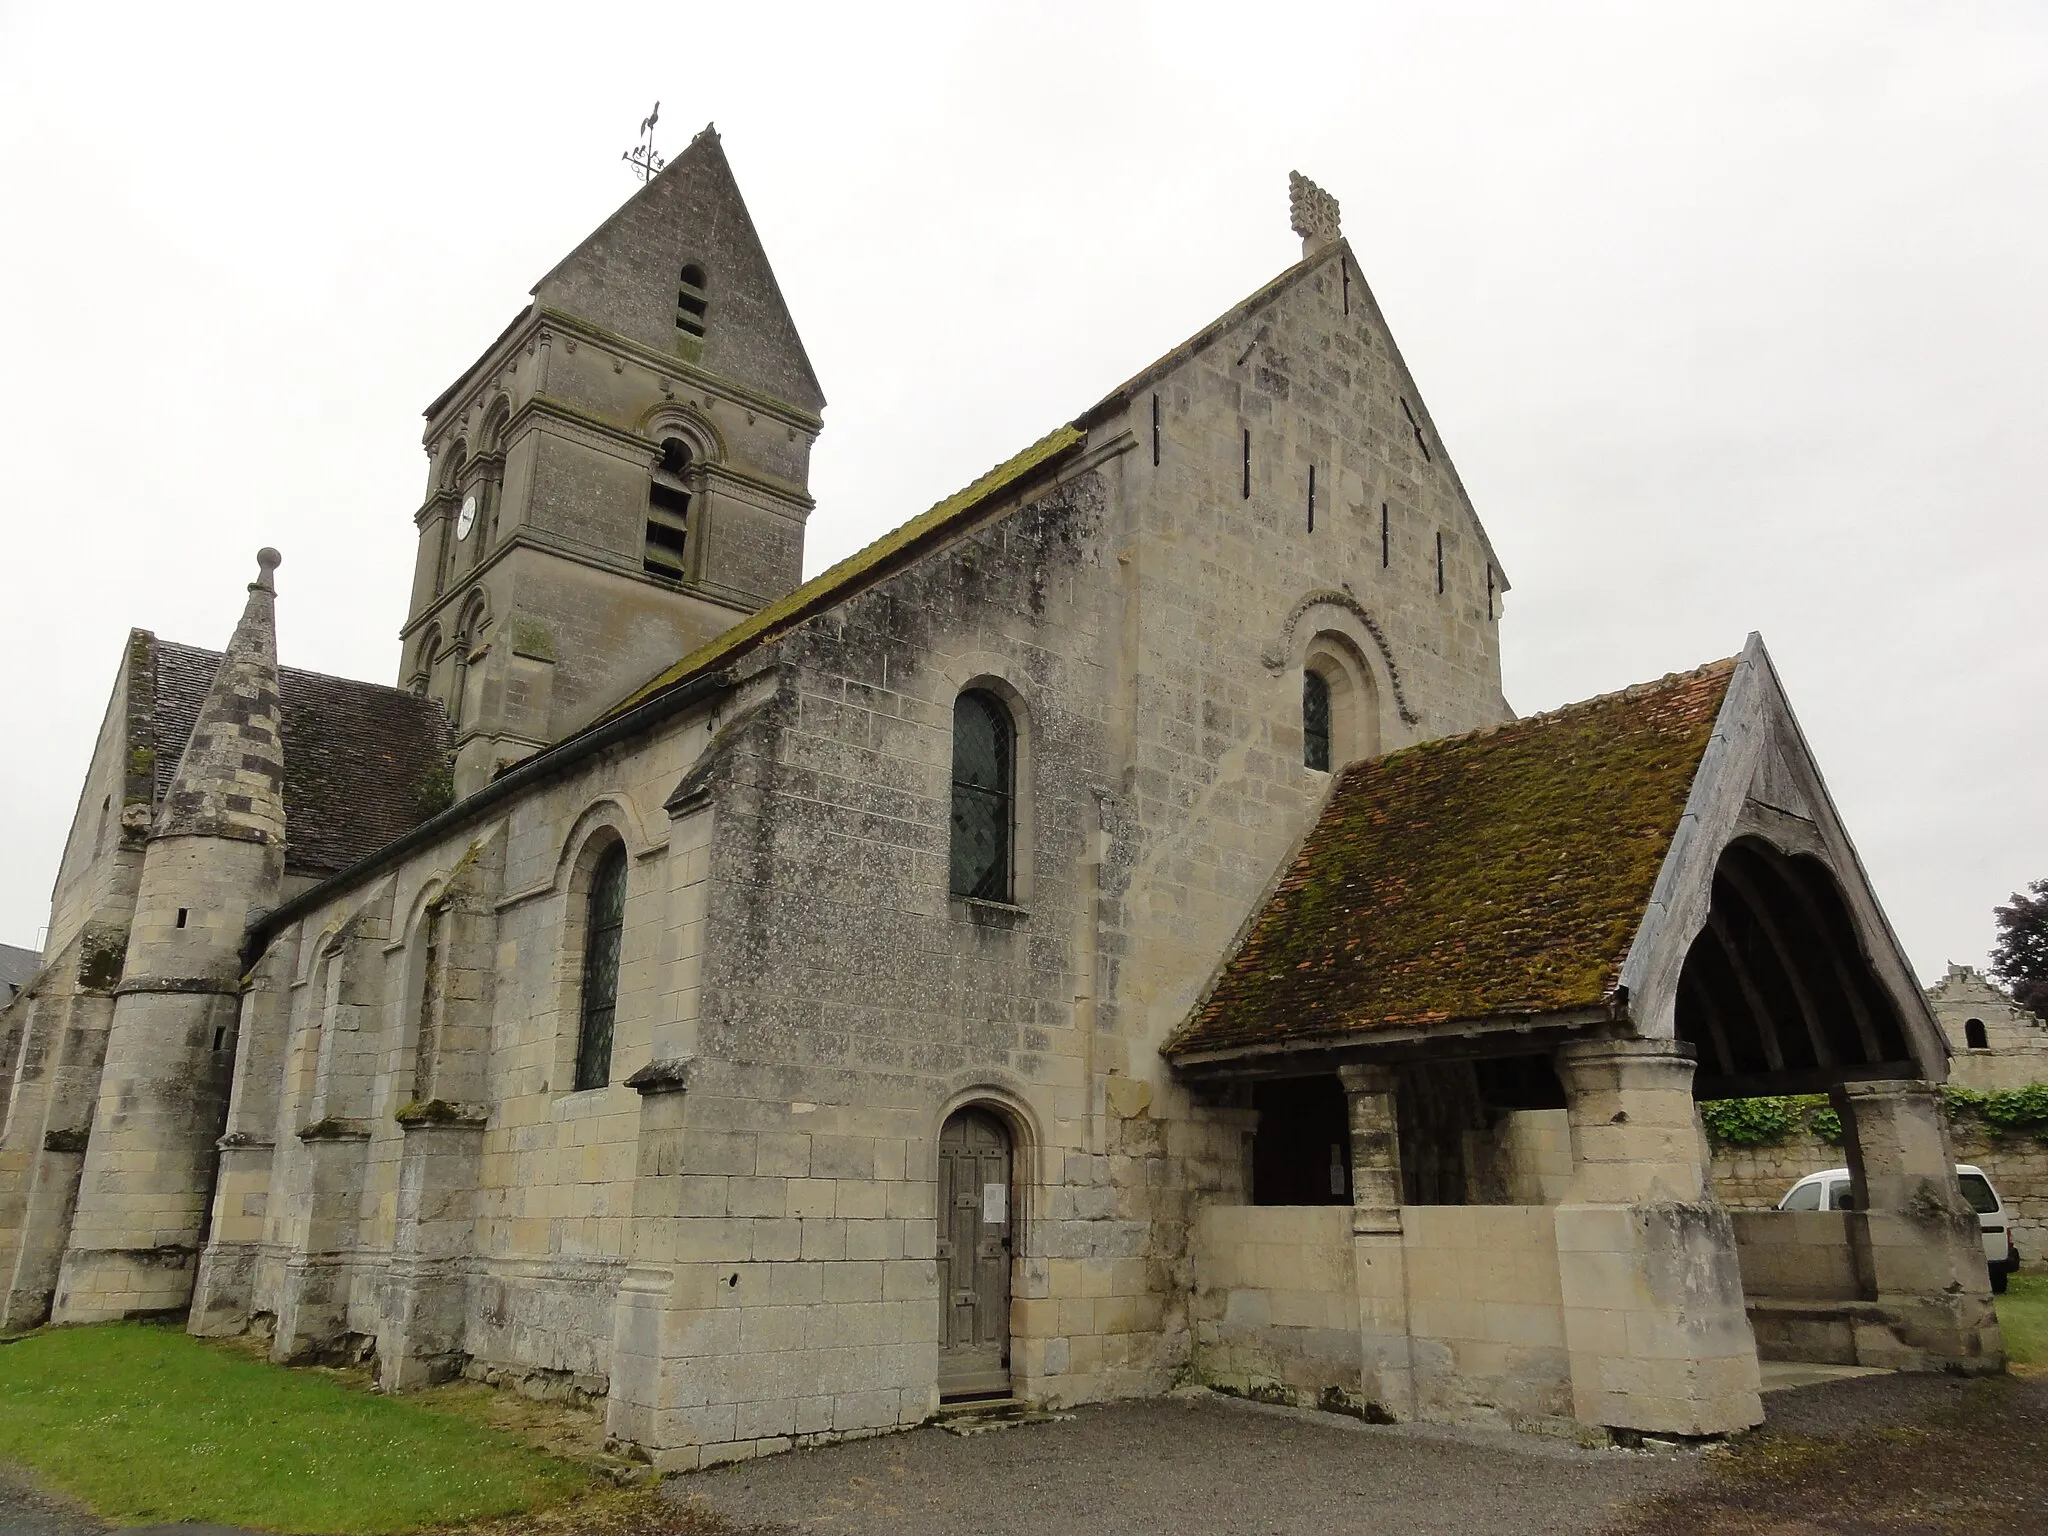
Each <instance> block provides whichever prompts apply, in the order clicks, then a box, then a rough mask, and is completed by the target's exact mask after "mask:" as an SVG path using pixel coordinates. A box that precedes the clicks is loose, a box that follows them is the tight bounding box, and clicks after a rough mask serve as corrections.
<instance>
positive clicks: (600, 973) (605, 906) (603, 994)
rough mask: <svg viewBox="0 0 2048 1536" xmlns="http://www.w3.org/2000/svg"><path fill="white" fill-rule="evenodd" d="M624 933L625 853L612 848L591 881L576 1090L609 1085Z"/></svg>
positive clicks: (598, 863)
mask: <svg viewBox="0 0 2048 1536" xmlns="http://www.w3.org/2000/svg"><path fill="white" fill-rule="evenodd" d="M625 928H626V850H625V849H624V848H623V847H621V846H619V845H618V844H616V843H615V844H613V845H612V847H611V849H610V850H609V851H608V852H607V853H606V854H605V855H604V857H603V858H601V859H599V860H598V861H597V868H596V869H595V870H594V871H592V873H591V876H590V909H589V918H588V920H587V922H586V923H585V926H584V930H583V1022H582V1027H581V1029H580V1030H579V1031H578V1033H577V1036H576V1088H577V1091H578V1092H581V1091H582V1090H583V1089H585V1088H602V1087H604V1086H605V1085H606V1084H608V1083H609V1082H611V1080H612V1020H613V1019H614V1018H615V1017H616V1016H617V1014H618V1011H619V940H620V938H621V937H622V935H623V934H624V933H625Z"/></svg>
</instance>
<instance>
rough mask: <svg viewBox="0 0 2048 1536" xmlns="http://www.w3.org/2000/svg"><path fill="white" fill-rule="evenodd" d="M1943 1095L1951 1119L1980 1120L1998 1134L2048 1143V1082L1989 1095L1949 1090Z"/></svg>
mask: <svg viewBox="0 0 2048 1536" xmlns="http://www.w3.org/2000/svg"><path fill="white" fill-rule="evenodd" d="M1941 1095H1942V1098H1943V1099H1944V1100H1945V1101H1946V1102H1947V1104H1948V1117H1949V1119H1951V1120H1962V1119H1977V1120H1981V1121H1982V1122H1983V1123H1984V1124H1985V1125H1987V1126H1989V1127H1990V1128H1991V1129H1992V1130H1994V1131H2004V1132H2007V1133H2008V1134H2012V1135H2019V1134H2023V1133H2024V1134H2030V1135H2032V1136H2033V1137H2034V1139H2035V1140H2036V1141H2048V1083H2029V1084H2027V1086H2026V1087H2024V1088H1994V1089H1991V1090H1990V1091H1989V1092H1979V1091H1978V1090H1977V1089H1974V1088H1956V1087H1948V1088H1944V1089H1942V1090H1941Z"/></svg>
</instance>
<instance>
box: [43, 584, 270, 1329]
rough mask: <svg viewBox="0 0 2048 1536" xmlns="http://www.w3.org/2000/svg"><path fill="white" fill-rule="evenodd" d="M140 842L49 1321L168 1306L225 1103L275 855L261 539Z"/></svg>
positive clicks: (175, 1296)
mask: <svg viewBox="0 0 2048 1536" xmlns="http://www.w3.org/2000/svg"><path fill="white" fill-rule="evenodd" d="M257 563H258V565H259V567H260V568H261V574H260V575H259V576H258V578H257V580H256V581H255V582H253V583H251V585H250V588H249V601H248V605H247V607H246V608H245V609H244V610H243V613H242V619H241V622H240V624H238V625H237V626H236V628H235V633H234V638H233V639H232V640H230V641H229V643H228V648H227V652H226V654H225V656H224V657H223V658H222V661H221V665H220V671H219V673H218V674H217V675H216V676H215V677H214V680H213V685H212V687H211V689H210V690H209V691H208V693H207V696H206V701H205V703H204V705H202V706H201V709H200V713H199V720H198V724H197V725H196V726H195V727H194V729H193V732H192V738H191V741H190V743H189V744H188V745H187V746H186V748H185V752H184V756H183V757H182V759H181V760H180V761H179V764H178V770H177V773H176V775H175V777H174V778H173V780H172V783H171V788H170V792H169V793H168V794H167V795H166V796H165V798H164V802H163V806H162V809H161V810H160V812H159V814H158V817H157V821H156V825H155V826H154V827H153V828H152V829H151V832H150V836H149V842H148V845H147V848H146V851H145V853H144V858H143V865H142V875H141V883H140V888H139V890H138V892H137V896H136V904H135V919H134V923H133V926H132V928H131V929H130V932H129V939H128V952H127V961H126V964H125V965H124V967H123V970H122V980H121V983H120V985H119V986H118V987H117V988H116V989H115V997H114V1010H113V1020H112V1023H111V1025H110V1027H109V1030H108V1037H107V1054H106V1064H105V1069H104V1072H103V1075H102V1077H101V1081H100V1094H99V1105H98V1111H97V1113H96V1114H95V1116H94V1119H93V1124H92V1131H91V1135H90V1138H89V1140H88V1142H87V1145H86V1149H85V1166H84V1171H83V1175H82V1177H81V1180H80V1185H79V1194H78V1207H77V1211H76V1214H75V1216H74V1217H73V1220H72V1226H71V1238H70V1243H69V1245H68V1247H67V1248H66V1250H65V1253H64V1259H63V1264H62V1267H61V1269H60V1271H59V1274H58V1279H57V1294H56V1299H55V1303H54V1305H53V1307H52V1314H51V1315H52V1319H53V1320H54V1321H56V1322H59V1323H80V1322H92V1321H96V1320H102V1319H108V1318H118V1317H125V1316H131V1315H135V1314H139V1313H150V1312H165V1311H180V1310H183V1309H184V1307H185V1306H186V1305H187V1304H188V1302H189V1301H190V1299H191V1295H192V1285H193V1278H194V1273H195V1270H196V1266H197V1260H198V1254H199V1245H200V1241H201V1239H202V1238H203V1237H204V1236H205V1229H206V1219H207V1209H208V1204H209V1201H210V1198H211V1194H212V1189H213V1180H214V1172H215V1167H216V1163H217V1149H216V1146H215V1141H216V1138H217V1137H218V1136H219V1135H220V1132H221V1125H222V1120H223V1116H224V1113H225V1110H226V1104H227V1094H228V1086H229V1077H230V1073H231V1071H232V1067H233V1063H234V1054H235V1035H236V1022H237V1013H238V1010H239V1000H240V992H241V971H242V943H243V939H244V935H245V934H246V932H247V929H248V924H249V920H250V918H251V916H252V915H254V914H255V913H257V912H259V911H261V910H263V909H265V908H267V907H269V906H271V905H273V904H274V903H275V901H276V899H277V891H278V884H279V881H280V879H281V877H282V874H283V862H284V835H285V826H284V796H283V781H284V753H283V748H282V745H281V743H280V740H279V709H278V686H277V632H276V616H275V603H276V589H275V587H274V585H273V582H272V577H271V572H272V571H273V570H274V569H275V568H276V567H277V565H278V555H277V553H276V551H274V550H268V549H266V550H264V551H262V552H261V553H259V554H258V556H257Z"/></svg>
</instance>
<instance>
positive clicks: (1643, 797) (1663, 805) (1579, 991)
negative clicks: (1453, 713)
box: [1164, 660, 1735, 1056]
mask: <svg viewBox="0 0 2048 1536" xmlns="http://www.w3.org/2000/svg"><path fill="white" fill-rule="evenodd" d="M1734 670H1735V663H1734V661H1732V660H1730V661H1719V662H1715V663H1713V664H1711V665H1709V666H1705V667H1701V668H1700V669H1699V670H1698V671H1695V672H1688V673H1682V674H1678V675H1674V676H1672V677H1667V678H1664V679H1662V680H1661V681H1658V682H1655V683H1648V684H1644V685H1643V686H1641V687H1637V688H1631V689H1629V690H1628V691H1627V692H1625V693H1617V694H1609V695H1606V696H1604V697H1602V698H1597V699H1589V700H1586V701H1585V702H1583V703H1579V704H1568V705H1566V706H1565V707H1564V708H1562V709H1559V710H1555V711H1553V712H1552V713H1550V714H1546V715H1536V716H1532V717H1530V718H1529V719H1526V720H1518V721H1515V722H1513V723H1512V724H1509V725H1503V726H1495V727H1492V728H1489V729H1487V730H1484V731H1478V732H1474V733H1472V734H1470V735H1465V736H1453V737H1448V738H1446V739H1444V740H1442V741H1432V742H1426V743H1424V744H1423V745H1421V746H1416V747H1409V748H1407V749H1405V750H1403V751H1399V752H1393V753H1390V754H1388V755H1387V756H1385V757H1382V758H1378V759H1375V760H1373V761H1371V762H1364V763H1357V764H1354V765H1352V766H1351V767H1350V768H1347V769H1346V770H1345V771H1344V774H1343V777H1342V779H1341V781H1340V782H1339V783H1338V785H1337V787H1336V789H1335V790H1334V792H1333V793H1332V794H1331V797H1330V800H1329V803H1328V805H1327V806H1325V808H1324V810H1323V814H1322V816H1321V817H1320V818H1319V819H1318V821H1317V823H1316V825H1315V827H1314V829H1313V830H1312V831H1311V832H1310V833H1309V835H1308V837H1307V839H1306V840H1305V841H1304V842H1303V844H1302V846H1301V849H1300V852H1299V853H1298V854H1297V855H1296V857H1295V860H1294V863H1293V866H1292V867H1291V868H1290V869H1289V870H1288V872H1287V874H1286V876H1285V877H1284V878H1283V879H1282V880H1281V882H1280V884H1279V886H1278V887H1277V888H1276V889H1275V891H1274V893H1273V895H1272V897H1271V899H1270V900H1269V901H1268V902H1267V904H1266V907H1265V910H1264V911H1263V912H1261V913H1260V914H1259V916H1258V918H1257V920H1256V921H1255V922H1254V923H1253V925H1252V927H1251V929H1250V931H1249V933H1248V934H1247V935H1246V937H1245V939H1244V941H1243V943H1242V944H1241V945H1240V946H1239V948H1238V951H1237V953H1236V954H1235V955H1234V956H1233V957H1232V958H1231V960H1230V962H1229V964H1228V965H1227V966H1226V967H1225V968H1224V970H1223V972H1222V974H1221V976H1220V977H1219V978H1218V979H1217V982H1216V985H1215V986H1214V987H1213V988H1212V989H1211V991H1210V994H1209V996H1208V997H1207V998H1206V999H1205V1000H1204V1001H1203V1002H1202V1003H1201V1004H1199V1005H1198V1006H1197V1007H1196V1009H1195V1011H1194V1014H1193V1015H1192V1016H1191V1017H1190V1018H1189V1020H1188V1021H1187V1023H1186V1024H1184V1025H1183V1026H1182V1027H1181V1028H1180V1030H1178V1031H1177V1032H1176V1033H1175V1034H1174V1036H1173V1038H1171V1039H1170V1040H1168V1042H1167V1043H1166V1045H1165V1047H1164V1050H1165V1053H1166V1054H1167V1055H1168V1056H1183V1055H1188V1054H1191V1053H1195V1052H1207V1051H1216V1050H1228V1049H1230V1048H1234V1047H1244V1046H1255V1045H1286V1044H1292V1043H1296V1042H1300V1043H1304V1044H1306V1043H1310V1042H1314V1043H1318V1044H1324V1043H1329V1042H1330V1041H1332V1040H1333V1039H1335V1038H1339V1037H1343V1036H1346V1035H1354V1034H1358V1033H1361V1032H1366V1031H1371V1030H1376V1029H1391V1028H1414V1027H1426V1026H1428V1025H1432V1024H1441V1023H1445V1022H1447V1021H1451V1020H1478V1019H1486V1018H1490V1017H1502V1016H1524V1015H1541V1014H1553V1013H1562V1012H1568V1011H1573V1010H1578V1009H1584V1008H1593V1007H1598V1006H1601V1005H1602V1004H1605V1003H1607V1002H1608V1001H1609V1000H1610V999H1611V998H1612V997H1613V995H1614V991H1615V988H1616V986H1617V985H1618V984H1619V981H1620V976H1621V966H1622V962H1623V960H1624V959H1625V958H1626V957H1627V954H1628V949H1629V945H1630V943H1631V942H1632V941H1633V940H1634V937H1635V933H1636V929H1637V928H1638V927H1639V926H1640V924H1641V922H1642V919H1643V913H1644V909H1645V908H1646V907H1647V906H1648V904H1649V900H1650V893H1651V891H1652V889H1653V887H1654V886H1655V884H1656V880H1657V874H1658V871H1659V870H1660V869H1661V868H1662V867H1663V863H1664V856H1665V853H1666V852H1667V850H1668V849H1669V848H1670V846H1671V839H1672V837H1673V835H1674V834H1675V833H1676V832H1677V830H1678V822H1679V818H1680V816H1681V814H1682V813H1683V811H1684V809H1685V802H1686V797H1687V796H1688V794H1689V793H1690V792H1691V789H1692V783H1693V779H1694V777H1695V775H1696V774H1697V772H1698V770H1699V765H1700V759H1701V756H1702V754H1704V753H1705V751H1706V748H1707V743H1708V741H1709V740H1710V739H1711V738H1712V736H1713V732H1714V722H1715V719H1716V718H1717V717H1718V715H1719V713H1720V708H1721V701H1722V699H1723V697H1724V696H1725V695H1726V693H1727V691H1728V682H1729V679H1730V678H1731V677H1732V676H1733V675H1734Z"/></svg>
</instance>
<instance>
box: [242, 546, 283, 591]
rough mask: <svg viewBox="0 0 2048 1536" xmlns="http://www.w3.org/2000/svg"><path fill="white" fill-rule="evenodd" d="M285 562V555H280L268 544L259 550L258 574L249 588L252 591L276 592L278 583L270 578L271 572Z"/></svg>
mask: <svg viewBox="0 0 2048 1536" xmlns="http://www.w3.org/2000/svg"><path fill="white" fill-rule="evenodd" d="M283 564H284V556H283V555H280V554H279V553H278V552H277V551H276V550H274V549H272V548H271V547H270V546H269V545H268V544H266V545H264V546H263V548H261V549H259V550H257V551H256V569H257V572H258V575H257V577H256V579H255V580H254V581H252V582H251V583H249V590H250V591H251V592H257V591H262V592H275V591H276V590H277V583H276V582H274V581H272V580H271V579H270V573H271V572H272V571H274V570H276V569H277V568H278V567H279V566H280V565H283Z"/></svg>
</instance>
